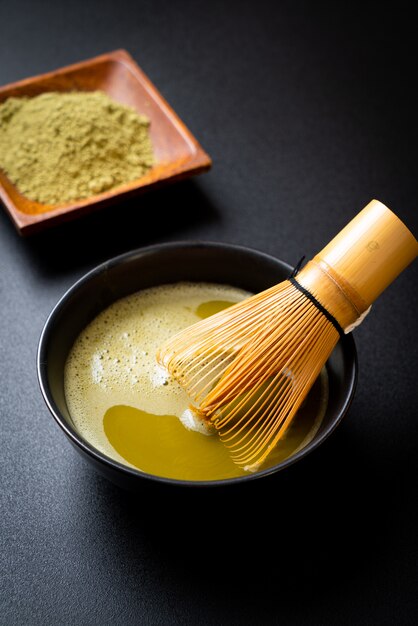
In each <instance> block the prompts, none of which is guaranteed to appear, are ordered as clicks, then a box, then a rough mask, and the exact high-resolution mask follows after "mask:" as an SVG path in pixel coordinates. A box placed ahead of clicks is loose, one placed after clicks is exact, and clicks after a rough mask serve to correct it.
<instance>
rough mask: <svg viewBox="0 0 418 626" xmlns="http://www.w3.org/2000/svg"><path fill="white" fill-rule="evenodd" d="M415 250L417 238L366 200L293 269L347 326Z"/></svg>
mask: <svg viewBox="0 0 418 626" xmlns="http://www.w3.org/2000/svg"><path fill="white" fill-rule="evenodd" d="M417 255H418V242H417V240H416V239H415V237H414V236H413V234H412V233H411V232H410V231H409V230H408V228H407V227H406V226H405V224H404V223H403V222H402V221H401V220H400V219H399V218H398V217H397V216H396V215H395V214H394V213H393V212H392V211H391V210H390V209H388V207H386V206H385V205H384V204H382V203H381V202H379V201H378V200H372V201H371V202H369V204H368V205H367V206H366V207H365V208H364V209H363V210H362V211H360V213H358V214H357V215H356V217H355V218H354V219H352V220H351V222H349V223H348V224H347V226H346V227H345V228H343V229H342V230H341V231H340V232H339V233H338V235H337V236H336V237H334V239H332V241H330V243H329V244H328V245H327V246H325V248H323V249H322V250H321V252H319V253H318V254H317V255H316V256H315V257H314V258H313V259H312V260H311V261H310V262H309V263H308V264H307V265H306V266H305V267H304V268H303V269H302V271H301V272H300V273H299V274H298V275H297V281H298V282H299V283H300V284H301V285H302V286H303V287H305V289H307V290H308V291H310V292H311V293H312V294H313V295H314V296H315V297H316V298H317V299H318V300H319V302H321V304H322V305H323V306H325V308H327V309H328V311H329V312H330V313H331V314H332V315H333V316H334V317H335V318H336V320H337V321H338V322H339V324H340V325H341V326H342V328H344V330H346V332H349V330H350V329H351V327H352V326H353V325H356V322H357V323H358V321H359V320H361V319H362V316H363V315H364V314H365V313H366V312H367V310H368V309H369V308H370V306H371V304H372V303H373V302H374V301H375V300H376V298H377V297H378V296H379V295H380V294H381V293H382V291H384V290H385V289H386V287H388V286H389V285H390V284H391V283H392V282H393V281H394V280H395V278H396V277H397V276H399V274H400V273H401V272H402V271H403V270H404V269H405V268H406V267H407V266H408V265H409V264H410V263H411V262H412V261H413V260H414V259H415V258H416V256H417Z"/></svg>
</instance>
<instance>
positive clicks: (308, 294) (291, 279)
mask: <svg viewBox="0 0 418 626" xmlns="http://www.w3.org/2000/svg"><path fill="white" fill-rule="evenodd" d="M304 258H305V257H302V259H301V261H299V263H298V265H297V266H296V267H298V266H299V265H300V264H301V263H302V261H303V259H304ZM295 269H296V268H295ZM299 269H300V268H299ZM294 271H295V270H293V272H294ZM293 272H292V274H291V275H290V277H289V278H288V281H289V282H291V283H292V285H294V286H295V287H296V289H299V291H300V292H301V293H303V295H304V296H306V297H307V298H308V300H310V301H311V302H312V304H314V305H315V306H316V308H317V309H318V311H321V313H322V315H325V317H326V318H327V320H328V321H329V322H331V324H332V325H333V326H334V328H335V329H336V330H337V331H338V332H339V334H340V337H343V336H344V334H345V333H344V330H343V329H342V328H341V326H340V325H339V323H338V322H337V320H336V319H335V317H334V316H333V315H331V313H330V312H329V311H327V309H326V308H325V307H324V306H322V304H321V303H320V302H319V301H318V300H317V299H316V298H315V296H313V295H312V294H311V292H310V291H308V290H307V289H305V287H302V285H301V284H300V283H298V282H297V280H295V279H294V275H293Z"/></svg>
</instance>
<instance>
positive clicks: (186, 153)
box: [0, 50, 212, 235]
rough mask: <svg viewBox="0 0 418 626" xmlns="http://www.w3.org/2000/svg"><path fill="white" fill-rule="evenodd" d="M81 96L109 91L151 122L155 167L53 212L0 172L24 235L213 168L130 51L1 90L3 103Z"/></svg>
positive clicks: (1, 190)
mask: <svg viewBox="0 0 418 626" xmlns="http://www.w3.org/2000/svg"><path fill="white" fill-rule="evenodd" d="M76 90H77V91H95V90H101V91H104V92H105V93H107V94H108V95H109V96H110V97H111V98H113V99H114V100H116V101H118V102H121V103H122V104H126V105H129V106H132V107H134V108H135V109H136V110H137V111H138V112H139V113H143V114H145V115H146V116H147V117H149V119H150V121H151V126H150V136H151V140H152V143H153V147H154V155H155V159H156V165H154V167H152V168H151V169H150V170H149V171H148V172H147V173H146V174H145V175H144V176H142V177H141V178H138V179H137V180H134V181H132V182H130V183H127V184H124V185H120V186H118V187H117V188H115V189H112V190H109V191H106V192H104V193H100V194H97V195H95V196H92V197H91V198H87V199H84V200H79V201H76V202H71V203H67V204H60V205H56V206H54V207H51V208H49V207H47V206H46V205H42V204H40V203H39V202H34V201H31V200H29V199H28V198H25V197H24V196H23V195H22V194H20V193H19V192H18V191H17V189H16V187H15V186H14V185H13V184H12V183H11V181H10V180H9V179H8V178H7V176H6V175H5V174H4V173H3V172H2V171H1V170H0V198H1V199H2V201H3V203H4V204H5V206H6V209H7V210H8V212H9V214H10V216H11V218H12V220H13V222H14V224H15V226H16V228H17V229H18V231H19V232H20V234H22V235H28V234H31V233H34V232H35V231H38V230H41V229H42V228H44V227H47V226H51V225H53V224H57V223H59V222H63V221H65V220H70V219H73V218H75V217H79V216H81V215H84V214H86V213H89V212H91V211H93V210H96V209H98V208H100V207H103V206H104V205H107V204H109V203H111V202H112V201H115V200H116V199H119V198H127V197H129V196H132V195H134V194H136V193H139V192H143V191H146V190H148V189H151V188H155V187H157V186H160V185H162V184H164V183H167V182H171V181H174V180H179V179H183V178H186V177H189V176H191V175H194V174H199V173H200V172H204V171H206V170H208V169H209V168H210V167H211V165H212V161H211V159H210V157H209V155H208V154H207V153H206V152H205V151H204V150H203V149H202V147H201V146H200V145H199V143H198V141H197V140H196V139H195V137H194V136H193V135H192V133H191V132H190V131H189V130H188V129H187V128H186V126H185V125H184V123H183V122H182V121H181V120H180V118H179V117H178V115H177V114H176V113H175V111H174V110H173V109H172V108H171V107H170V105H169V104H168V103H167V102H166V100H165V99H164V98H163V97H162V96H161V94H160V93H159V92H158V90H157V89H156V88H155V86H154V85H153V84H152V82H151V81H150V80H149V78H147V76H146V75H145V74H144V72H143V71H142V70H141V69H140V68H139V66H138V65H137V63H136V62H135V61H134V60H133V58H132V57H131V56H130V55H129V54H128V52H126V50H116V51H114V52H110V53H108V54H103V55H101V56H98V57H95V58H93V59H89V60H87V61H83V62H81V63H76V64H75V65H69V66H67V67H64V68H61V69H58V70H55V71H53V72H49V73H47V74H42V75H40V76H35V77H32V78H28V79H25V80H22V81H19V82H17V83H13V84H9V85H6V86H4V87H1V88H0V102H3V101H4V100H6V99H7V98H9V97H12V96H14V97H21V96H29V97H31V96H36V95H39V94H41V93H44V92H47V91H60V92H66V91H76Z"/></svg>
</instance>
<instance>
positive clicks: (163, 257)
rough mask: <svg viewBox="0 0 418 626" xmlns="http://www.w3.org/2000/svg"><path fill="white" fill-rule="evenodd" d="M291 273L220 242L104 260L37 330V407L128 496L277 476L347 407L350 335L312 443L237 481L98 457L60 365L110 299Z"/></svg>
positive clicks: (256, 285) (335, 357)
mask: <svg viewBox="0 0 418 626" xmlns="http://www.w3.org/2000/svg"><path fill="white" fill-rule="evenodd" d="M290 271H291V267H290V266H289V265H287V264H286V263H283V262H282V261H279V260H278V259H275V258H273V257H271V256H269V255H267V254H263V253H262V252H258V251H256V250H251V249H248V248H244V247H241V246H235V245H229V244H222V243H206V242H205V243H199V242H197V243H187V242H179V243H172V244H162V245H156V246H150V247H146V248H142V249H139V250H136V251H134V252H130V253H128V254H124V255H122V256H119V257H117V258H115V259H112V260H110V261H108V262H106V263H103V264H102V265H99V266H98V267H97V268H95V269H93V270H92V271H91V272H89V273H88V274H86V275H85V276H84V277H83V278H81V279H80V280H79V281H78V282H77V283H76V284H75V285H74V286H73V287H71V288H70V289H69V290H68V291H67V293H66V294H65V295H64V296H63V297H62V298H61V300H60V301H59V302H58V304H57V305H56V307H55V308H54V310H53V311H52V313H51V315H50V316H49V318H48V320H47V321H46V324H45V326H44V329H43V332H42V335H41V338H40V341H39V348H38V377H39V383H40V387H41V391H42V394H43V397H44V399H45V402H46V404H47V406H48V408H49V410H50V411H51V413H52V415H53V416H54V418H55V420H56V421H57V423H58V424H59V426H60V427H61V428H62V430H63V431H64V433H65V434H66V435H67V437H68V438H69V440H70V441H71V443H73V444H74V446H75V447H76V449H77V450H78V451H79V452H80V453H81V454H82V455H83V457H84V458H86V459H87V460H88V461H90V463H91V464H92V465H93V466H94V467H95V468H96V469H97V470H99V471H100V472H101V473H102V474H104V475H105V476H106V477H107V478H109V479H110V480H112V481H113V482H115V483H117V484H118V485H120V486H122V487H125V488H128V489H136V488H140V487H141V486H144V482H145V483H146V482H148V483H150V482H155V481H157V482H159V483H167V484H173V485H184V486H186V485H190V486H193V485H194V486H203V485H205V486H209V485H226V484H236V483H242V482H247V481H254V480H259V479H260V478H263V477H265V476H268V475H270V474H272V473H275V472H278V471H280V470H283V469H284V468H286V467H288V466H289V465H291V464H292V463H294V462H295V461H297V460H299V459H301V458H303V457H304V456H305V455H307V454H308V453H309V452H311V451H312V450H314V449H315V448H317V447H318V446H319V445H320V444H321V443H322V442H323V441H324V439H325V438H326V437H327V436H328V435H329V434H330V433H331V432H332V431H333V430H334V428H335V427H336V426H337V425H338V424H339V422H340V421H341V419H342V418H343V416H344V415H345V413H346V412H347V409H348V407H349V405H350V402H351V399H352V397H353V394H354V389H355V384H356V379H357V357H356V349H355V344H354V340H353V338H352V337H351V335H348V336H346V337H343V338H342V339H341V340H340V341H339V342H338V344H337V346H336V348H335V350H334V352H333V353H332V355H331V357H330V359H329V360H328V363H327V369H328V376H329V402H328V407H327V410H326V414H325V416H324V419H323V421H322V424H321V426H320V428H319V430H318V432H317V433H316V435H315V437H314V438H313V439H312V440H311V441H310V443H308V444H307V445H306V446H305V447H304V448H303V449H301V450H300V451H299V452H297V453H295V454H294V455H293V456H291V457H290V458H288V459H286V460H285V461H283V462H281V463H279V464H277V465H275V466H273V467H271V468H268V469H266V470H264V471H261V472H258V473H255V474H248V475H246V476H243V477H238V478H232V479H226V480H214V481H204V482H203V481H184V480H173V479H168V478H161V477H158V476H153V475H149V474H145V473H144V472H141V471H139V470H135V469H131V468H129V467H127V466H125V465H122V464H121V463H118V462H117V461H114V460H113V459H111V458H109V457H107V456H105V455H104V454H102V453H101V452H99V451H98V450H97V449H95V448H94V447H93V446H92V445H90V444H89V443H88V441H85V440H84V439H83V438H82V437H81V436H80V435H79V433H78V432H77V430H76V429H75V427H74V425H73V422H72V420H71V417H70V414H69V412H68V408H67V404H66V401H65V395H64V365H65V362H66V359H67V356H68V353H69V351H70V349H71V347H72V345H73V343H74V341H75V339H76V338H77V336H78V335H79V333H80V332H81V331H82V330H83V328H84V327H85V326H86V325H87V324H88V323H89V322H90V321H91V320H92V319H93V318H94V317H95V316H96V315H98V313H100V312H101V311H102V310H103V309H105V308H106V307H108V306H109V305H110V304H112V303H113V302H114V301H115V300H117V299H119V298H122V297H124V296H127V295H129V294H131V293H134V292H135V291H139V290H141V289H146V288H147V287H152V286H155V285H161V284H165V283H171V282H177V281H197V282H202V281H206V282H215V283H216V282H218V283H223V284H230V285H234V286H236V287H241V288H242V289H245V290H248V291H251V292H257V291H262V290H263V289H266V288H267V287H270V286H271V285H273V284H275V283H278V282H280V281H282V280H284V279H285V278H287V277H288V276H289V273H290Z"/></svg>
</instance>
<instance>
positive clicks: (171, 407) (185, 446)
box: [65, 283, 327, 481]
mask: <svg viewBox="0 0 418 626" xmlns="http://www.w3.org/2000/svg"><path fill="white" fill-rule="evenodd" d="M248 295H250V294H248V293H246V292H244V291H242V290H240V289H237V288H234V287H229V286H222V285H216V284H210V283H176V284H172V285H162V286H159V287H154V288H151V289H146V290H143V291H140V292H138V293H135V294H133V295H131V296H128V297H126V298H123V299H121V300H118V301H117V302H115V303H114V304H112V305H111V306H110V307H108V308H107V309H106V310H104V311H103V312H102V313H101V314H100V315H98V316H97V317H96V318H95V319H94V320H93V321H92V322H91V323H90V324H89V325H88V326H87V327H86V328H85V329H84V330H83V332H82V333H81V334H80V336H79V337H78V339H77V340H76V342H75V344H74V346H73V348H72V350H71V352H70V354H69V357H68V360H67V363H66V367H65V394H66V400H67V405H68V408H69V411H70V414H71V417H72V420H73V422H74V425H75V427H76V428H77V430H78V432H79V433H80V434H81V435H82V437H83V438H84V439H86V440H87V441H88V442H90V443H91V444H92V445H93V446H95V447H96V448H97V449H98V450H99V451H101V452H102V453H103V454H105V455H107V456H108V457H111V458H112V459H114V460H116V461H119V462H120V463H123V464H125V465H128V466H129V467H134V468H137V469H140V470H142V471H144V472H146V473H149V474H153V475H156V476H162V477H166V478H174V479H179V480H190V481H199V480H219V479H225V478H233V477H236V476H243V475H244V474H245V473H246V472H244V470H242V469H241V468H239V467H238V466H237V465H235V464H234V463H233V461H232V460H231V459H230V457H229V453H228V450H227V448H226V447H225V446H224V445H223V444H222V442H221V441H220V439H219V437H218V435H217V434H216V433H213V432H212V431H211V430H210V429H209V427H208V426H207V424H206V423H204V422H202V421H201V420H199V419H198V418H197V417H196V415H195V414H194V413H193V411H191V410H190V408H189V406H190V401H189V398H188V397H187V396H186V394H185V392H184V391H183V390H182V389H181V387H180V386H179V385H178V383H176V382H175V381H174V380H172V379H171V378H170V377H169V375H168V373H167V371H166V370H165V369H163V368H162V367H161V366H159V365H158V364H157V362H156V358H155V355H156V352H157V349H158V348H159V346H160V345H161V344H162V343H163V342H164V341H165V340H167V339H168V338H169V337H170V336H172V335H173V334H174V333H176V332H178V331H179V330H181V329H182V328H185V327H186V326H189V325H190V324H193V323H194V322H197V321H199V320H200V319H202V318H204V317H208V316H209V315H212V314H214V313H216V312H217V311H220V310H221V309H223V308H226V307H227V306H230V305H232V304H234V303H236V302H239V301H240V300H242V299H243V298H245V297H247V296H248ZM326 403H327V375H326V372H325V370H324V371H323V373H322V374H321V376H320V377H319V379H318V380H317V382H316V383H315V385H314V387H313V389H312V390H311V393H310V394H309V396H308V398H307V400H306V401H305V404H304V406H303V407H302V409H301V410H300V411H299V413H298V415H297V417H296V418H295V419H294V420H293V422H292V424H291V426H290V427H289V429H288V431H287V433H286V435H285V437H284V438H283V439H282V440H281V441H280V442H279V444H278V445H277V447H276V449H275V450H274V451H273V452H272V454H271V455H270V456H269V458H268V459H267V462H266V463H265V465H263V466H262V467H261V468H260V469H265V468H266V467H270V466H273V465H275V464H277V463H279V462H280V461H282V460H284V459H286V458H287V457H289V456H291V455H292V454H294V453H295V452H296V451H297V450H298V449H299V448H301V447H303V446H304V445H306V444H307V443H308V442H309V441H310V440H311V439H312V437H313V436H314V434H315V433H316V431H317V430H318V428H319V425H320V423H321V420H322V417H323V415H324V412H325V408H326Z"/></svg>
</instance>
